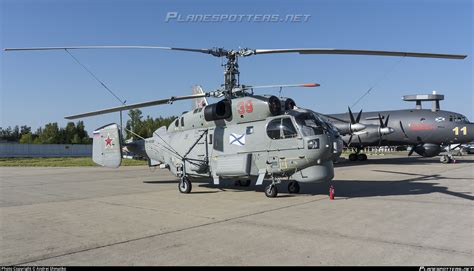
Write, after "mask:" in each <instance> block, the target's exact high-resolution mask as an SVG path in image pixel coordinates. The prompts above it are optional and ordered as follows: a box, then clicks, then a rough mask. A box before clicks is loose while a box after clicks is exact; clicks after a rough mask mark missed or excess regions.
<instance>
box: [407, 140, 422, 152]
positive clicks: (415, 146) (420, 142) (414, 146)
mask: <svg viewBox="0 0 474 271" xmlns="http://www.w3.org/2000/svg"><path fill="white" fill-rule="evenodd" d="M416 141H417V142H418V143H416V144H415V145H413V146H412V147H411V150H410V152H408V156H411V155H412V154H413V152H414V151H415V149H416V148H417V147H420V146H423V141H422V140H421V137H419V136H417V137H416Z"/></svg>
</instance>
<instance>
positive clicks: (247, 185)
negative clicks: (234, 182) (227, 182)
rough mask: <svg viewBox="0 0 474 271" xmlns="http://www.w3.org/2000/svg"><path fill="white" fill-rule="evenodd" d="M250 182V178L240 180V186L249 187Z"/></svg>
mask: <svg viewBox="0 0 474 271" xmlns="http://www.w3.org/2000/svg"><path fill="white" fill-rule="evenodd" d="M251 183H252V182H251V181H250V180H245V181H240V186H243V187H249V186H250V184H251Z"/></svg>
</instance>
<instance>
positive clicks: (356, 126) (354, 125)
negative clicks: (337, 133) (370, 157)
mask: <svg viewBox="0 0 474 271" xmlns="http://www.w3.org/2000/svg"><path fill="white" fill-rule="evenodd" d="M347 109H348V110H349V118H350V120H351V122H350V124H349V127H350V132H351V136H350V137H349V140H348V141H347V146H350V145H351V142H352V136H353V135H354V133H355V132H359V131H361V130H364V129H365V127H366V126H365V125H363V124H361V123H359V121H360V118H361V116H362V109H361V110H360V111H359V114H357V117H356V118H354V114H353V113H352V110H351V108H350V107H349V106H348V107H347ZM357 138H358V139H359V143H360V144H362V140H361V139H360V136H359V135H358V134H357Z"/></svg>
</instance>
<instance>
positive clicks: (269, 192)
mask: <svg viewBox="0 0 474 271" xmlns="http://www.w3.org/2000/svg"><path fill="white" fill-rule="evenodd" d="M277 194H278V190H277V187H276V185H274V184H271V185H269V186H267V187H266V188H265V196H267V197H269V198H274V197H276V196H277Z"/></svg>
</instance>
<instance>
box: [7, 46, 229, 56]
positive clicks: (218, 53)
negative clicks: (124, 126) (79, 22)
mask: <svg viewBox="0 0 474 271" xmlns="http://www.w3.org/2000/svg"><path fill="white" fill-rule="evenodd" d="M77 49H160V50H175V51H187V52H197V53H204V54H210V55H214V56H223V55H221V54H224V53H225V54H227V51H225V50H224V49H221V48H217V49H193V48H178V47H162V46H142V45H99V46H65V47H26V48H5V49H4V51H47V50H77Z"/></svg>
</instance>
